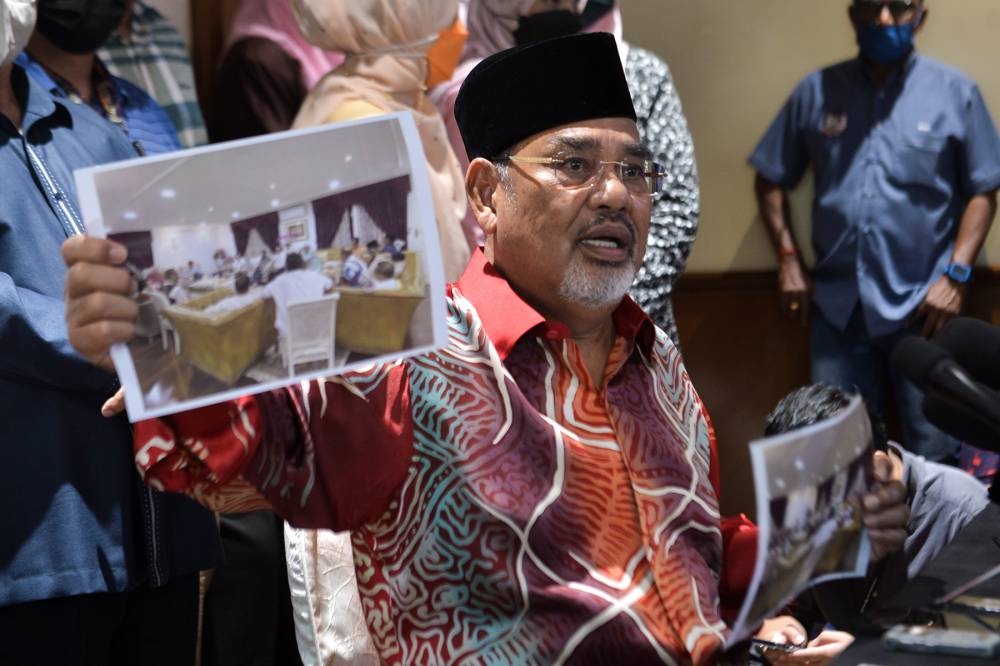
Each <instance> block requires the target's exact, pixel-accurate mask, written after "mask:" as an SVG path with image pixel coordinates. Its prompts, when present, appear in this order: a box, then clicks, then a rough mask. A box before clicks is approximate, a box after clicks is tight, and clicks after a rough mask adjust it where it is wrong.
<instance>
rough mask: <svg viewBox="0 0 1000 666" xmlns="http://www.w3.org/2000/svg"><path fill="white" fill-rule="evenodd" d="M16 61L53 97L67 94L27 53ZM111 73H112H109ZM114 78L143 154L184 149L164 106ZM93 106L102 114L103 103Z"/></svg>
mask: <svg viewBox="0 0 1000 666" xmlns="http://www.w3.org/2000/svg"><path fill="white" fill-rule="evenodd" d="M14 62H16V63H17V64H18V65H20V66H21V67H24V69H25V71H26V72H28V74H29V75H30V76H31V78H33V79H34V80H35V81H38V83H40V84H41V85H42V86H43V87H44V88H45V89H46V90H48V91H49V92H50V93H51V94H52V95H53V96H55V97H61V98H65V97H66V91H64V90H63V89H62V88H61V87H60V86H59V83H58V82H57V81H56V80H55V79H53V78H52V77H51V76H50V75H49V73H48V72H47V71H46V70H45V68H44V67H42V65H41V64H40V63H39V62H38V61H36V60H34V59H33V58H32V57H31V56H29V55H28V54H27V53H26V52H22V53H21V55H19V56H18V57H17V59H16V60H15V61H14ZM98 67H101V68H103V67H104V65H102V64H100V61H98ZM109 76H111V75H110V74H109ZM111 81H112V83H113V84H114V89H115V98H116V101H117V102H118V104H119V107H120V109H121V113H122V116H123V117H124V121H125V124H124V130H125V133H126V134H127V135H128V138H129V141H131V142H132V144H133V146H135V147H136V149H137V151H138V150H141V154H144V155H157V154H160V153H168V152H171V151H174V150H179V149H180V148H181V142H180V139H178V138H177V130H176V129H175V128H174V125H173V123H171V122H170V118H169V117H168V116H167V113H166V111H164V110H163V107H161V106H160V105H159V104H157V103H156V101H155V100H154V99H153V98H152V97H150V96H149V95H148V94H147V93H146V92H145V91H143V90H142V88H139V87H137V86H135V85H133V84H132V83H129V82H128V81H126V80H125V79H122V78H119V77H117V76H111ZM83 106H87V105H83ZM91 108H92V109H93V110H94V112H95V113H98V114H100V113H101V112H100V111H98V108H99V105H96V106H94V107H91Z"/></svg>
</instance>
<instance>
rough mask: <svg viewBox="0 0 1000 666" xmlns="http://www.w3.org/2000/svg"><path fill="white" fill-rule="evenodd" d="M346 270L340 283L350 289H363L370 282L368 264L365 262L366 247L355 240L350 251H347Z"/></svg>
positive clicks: (341, 276) (345, 251)
mask: <svg viewBox="0 0 1000 666" xmlns="http://www.w3.org/2000/svg"><path fill="white" fill-rule="evenodd" d="M344 254H345V255H346V258H345V259H344V270H343V272H342V273H341V275H340V282H341V283H342V284H343V285H345V286H348V287H361V286H364V285H365V283H366V282H367V281H368V279H369V277H368V264H367V262H365V246H364V245H362V244H361V241H359V240H358V239H354V242H353V243H352V244H351V247H350V249H345V250H344Z"/></svg>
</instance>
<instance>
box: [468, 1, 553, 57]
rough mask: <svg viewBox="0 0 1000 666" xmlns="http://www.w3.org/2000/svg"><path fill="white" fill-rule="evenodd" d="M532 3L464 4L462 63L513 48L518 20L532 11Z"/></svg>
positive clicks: (479, 2) (476, 2)
mask: <svg viewBox="0 0 1000 666" xmlns="http://www.w3.org/2000/svg"><path fill="white" fill-rule="evenodd" d="M533 4H535V0H469V2H468V3H466V12H467V14H466V24H465V25H466V27H467V28H468V30H469V39H468V41H467V42H465V53H464V54H463V55H462V59H463V60H482V59H483V58H486V57H489V56H491V55H493V54H494V53H497V52H499V51H503V50H504V49H509V48H512V47H513V46H514V31H515V30H517V20H518V19H519V18H520V17H521V15H522V14H524V13H525V12H527V11H528V10H529V9H531V5H533Z"/></svg>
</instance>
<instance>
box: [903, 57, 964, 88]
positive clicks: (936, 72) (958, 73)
mask: <svg viewBox="0 0 1000 666" xmlns="http://www.w3.org/2000/svg"><path fill="white" fill-rule="evenodd" d="M913 68H914V72H915V73H916V74H917V75H918V76H921V77H923V78H927V79H931V81H932V82H933V83H934V84H935V87H937V86H938V85H943V86H947V87H948V88H950V89H952V90H971V89H972V88H975V87H976V81H975V79H973V78H972V77H971V76H969V75H968V74H966V73H965V72H963V71H962V70H960V69H958V68H957V67H954V66H952V65H949V64H947V63H943V62H941V61H940V60H935V59H934V58H930V57H928V56H925V55H922V54H920V53H917V54H915V55H914V63H913Z"/></svg>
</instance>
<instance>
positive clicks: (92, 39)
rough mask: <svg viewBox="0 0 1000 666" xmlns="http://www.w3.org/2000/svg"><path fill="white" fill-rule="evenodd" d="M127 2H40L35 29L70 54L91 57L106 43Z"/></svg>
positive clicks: (95, 0) (94, 0)
mask: <svg viewBox="0 0 1000 666" xmlns="http://www.w3.org/2000/svg"><path fill="white" fill-rule="evenodd" d="M126 2H127V0H40V2H39V3H38V23H37V24H36V26H35V27H36V28H38V32H40V33H42V35H44V36H45V37H46V39H48V40H49V41H50V42H52V43H53V44H55V45H56V46H58V47H59V48H61V49H63V50H64V51H69V52H70V53H93V52H94V51H96V50H97V49H99V48H100V47H101V45H102V44H104V42H105V41H107V39H108V37H110V36H111V33H112V32H114V30H115V28H117V27H118V24H119V23H121V20H122V16H124V15H125V4H126Z"/></svg>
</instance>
